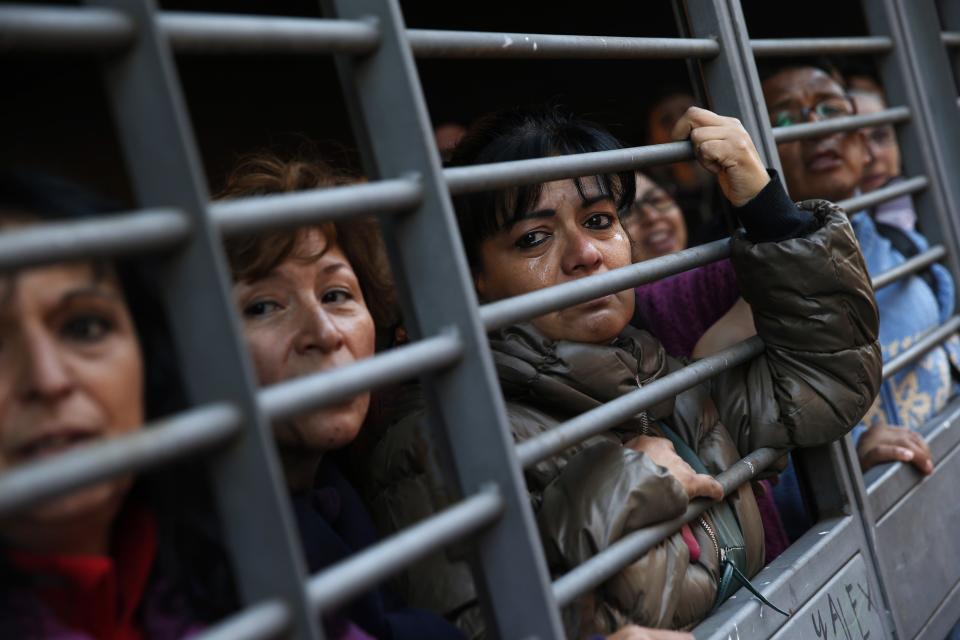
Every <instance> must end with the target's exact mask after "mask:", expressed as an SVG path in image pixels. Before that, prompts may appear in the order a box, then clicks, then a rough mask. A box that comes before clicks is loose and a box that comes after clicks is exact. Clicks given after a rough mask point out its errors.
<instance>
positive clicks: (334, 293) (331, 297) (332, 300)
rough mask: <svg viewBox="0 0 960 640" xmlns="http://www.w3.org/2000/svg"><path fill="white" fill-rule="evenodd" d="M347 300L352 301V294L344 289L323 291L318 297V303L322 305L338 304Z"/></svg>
mask: <svg viewBox="0 0 960 640" xmlns="http://www.w3.org/2000/svg"><path fill="white" fill-rule="evenodd" d="M348 300H353V294H351V293H350V292H349V291H347V290H346V289H331V290H330V291H324V293H323V295H322V296H320V302H322V303H323V304H339V303H341V302H347V301H348Z"/></svg>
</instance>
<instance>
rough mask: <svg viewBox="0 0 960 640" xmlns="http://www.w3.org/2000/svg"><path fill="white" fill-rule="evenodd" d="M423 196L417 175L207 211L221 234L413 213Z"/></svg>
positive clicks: (223, 204) (241, 201)
mask: <svg viewBox="0 0 960 640" xmlns="http://www.w3.org/2000/svg"><path fill="white" fill-rule="evenodd" d="M422 200H423V186H422V184H421V183H420V181H419V180H417V179H395V180H380V181H377V182H370V183H366V184H355V185H347V186H342V187H333V188H324V189H311V190H309V191H295V192H291V193H282V194H274V195H265V196H257V197H252V198H238V199H236V200H220V201H217V202H212V203H210V205H209V207H208V211H209V213H210V216H211V217H212V218H213V221H214V223H215V224H216V225H217V227H218V228H219V229H220V231H221V232H222V233H224V234H225V235H230V234H236V233H250V232H253V231H260V230H262V229H267V228H269V229H278V228H282V227H298V226H303V225H307V224H319V223H321V222H335V221H338V220H343V219H347V218H351V217H354V216H360V215H373V214H382V213H401V212H407V211H411V210H412V209H415V208H416V207H418V206H419V205H420V202H421V201H422Z"/></svg>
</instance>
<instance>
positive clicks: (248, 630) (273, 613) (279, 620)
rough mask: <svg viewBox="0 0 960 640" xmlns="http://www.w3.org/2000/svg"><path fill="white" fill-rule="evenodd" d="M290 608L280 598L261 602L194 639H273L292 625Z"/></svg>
mask: <svg viewBox="0 0 960 640" xmlns="http://www.w3.org/2000/svg"><path fill="white" fill-rule="evenodd" d="M290 620H291V618H290V608H289V607H288V606H287V605H286V604H285V603H284V602H282V601H280V600H271V601H268V602H261V603H259V604H255V605H253V606H251V607H247V608H246V609H244V610H243V611H240V612H238V613H235V614H233V615H232V616H230V617H229V618H226V619H225V620H222V621H220V622H218V623H217V624H215V625H213V626H212V627H208V628H207V629H205V630H204V631H203V632H201V633H200V634H198V635H195V636H194V635H191V636H190V637H191V638H192V640H272V639H273V638H279V637H280V636H281V635H282V634H283V633H284V632H286V631H287V630H288V629H289V627H290Z"/></svg>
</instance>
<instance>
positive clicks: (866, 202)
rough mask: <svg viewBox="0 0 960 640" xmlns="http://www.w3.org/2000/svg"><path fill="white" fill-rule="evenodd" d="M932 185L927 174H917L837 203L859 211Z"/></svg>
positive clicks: (855, 211) (846, 208) (847, 209)
mask: <svg viewBox="0 0 960 640" xmlns="http://www.w3.org/2000/svg"><path fill="white" fill-rule="evenodd" d="M929 185H930V181H929V180H927V178H926V177H925V176H916V177H913V178H907V179H906V180H902V181H899V182H895V183H894V184H890V185H887V186H885V187H881V188H879V189H877V190H876V191H871V192H870V193H864V194H862V195H859V196H854V197H852V198H847V199H846V200H841V201H840V202H838V203H837V205H838V206H840V207H841V208H843V209H844V210H845V211H848V212H850V213H857V212H858V211H863V210H864V209H869V208H870V207H875V206H877V205H878V204H883V203H884V202H888V201H890V200H893V199H895V198H899V197H900V196H905V195H907V194H911V193H917V192H920V191H923V190H924V189H926V188H927V187H928V186H929Z"/></svg>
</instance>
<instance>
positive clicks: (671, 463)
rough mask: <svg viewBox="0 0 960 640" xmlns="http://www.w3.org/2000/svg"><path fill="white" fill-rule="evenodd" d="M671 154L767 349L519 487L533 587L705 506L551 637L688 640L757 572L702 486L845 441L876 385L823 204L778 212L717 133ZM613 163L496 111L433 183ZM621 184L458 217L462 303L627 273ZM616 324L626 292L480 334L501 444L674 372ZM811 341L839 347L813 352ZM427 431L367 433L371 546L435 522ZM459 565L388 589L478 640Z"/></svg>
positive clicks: (751, 509)
mask: <svg viewBox="0 0 960 640" xmlns="http://www.w3.org/2000/svg"><path fill="white" fill-rule="evenodd" d="M675 138H676V139H690V140H691V141H692V142H693V145H694V147H695V148H696V151H697V158H698V160H699V161H700V162H701V163H702V164H703V166H704V167H705V168H706V169H707V170H709V171H711V173H713V174H714V175H716V176H717V179H718V182H719V184H720V186H721V189H722V190H723V193H724V196H725V197H726V198H727V199H728V200H729V201H730V203H731V204H732V206H733V207H734V211H735V213H736V214H737V215H739V217H740V219H741V220H742V221H743V223H744V225H745V226H746V227H747V229H748V230H747V236H746V237H740V238H737V239H735V240H734V241H733V263H734V267H735V269H736V272H737V276H738V279H739V283H740V285H741V290H742V291H743V292H744V295H745V296H746V297H747V298H748V299H749V300H750V301H751V302H752V303H753V306H754V309H755V317H756V320H757V329H758V332H759V333H760V335H761V336H762V337H763V338H764V339H765V341H766V343H767V349H766V351H765V353H764V354H763V355H761V356H759V357H758V358H757V359H756V360H754V361H752V362H751V363H749V364H744V365H742V366H739V367H734V368H732V369H730V370H728V371H725V372H724V373H722V374H720V375H718V376H717V377H716V378H714V379H712V380H711V381H710V382H707V383H704V384H701V385H697V386H696V387H694V388H692V389H689V390H687V391H684V392H682V393H680V394H679V395H678V396H676V398H670V399H667V400H664V401H663V402H661V403H657V404H656V405H655V406H651V407H647V408H646V409H645V410H644V411H639V412H637V413H636V414H635V415H632V416H630V417H628V418H627V419H625V420H623V421H622V422H620V423H618V424H616V425H615V426H613V427H612V428H611V429H609V430H607V431H605V432H603V433H600V434H598V435H596V436H594V437H592V438H590V439H588V440H586V441H584V442H581V443H578V444H576V445H574V446H571V447H569V448H568V449H565V450H564V451H561V452H560V453H558V454H556V455H553V456H550V457H548V458H546V459H544V460H542V461H539V462H537V463H536V464H532V465H530V466H529V467H528V468H526V469H525V470H524V478H525V480H526V485H527V490H528V494H529V500H530V505H531V507H532V510H533V512H534V515H535V517H536V522H537V526H538V529H539V533H540V539H541V542H542V544H543V550H544V553H545V555H546V558H547V562H548V565H549V569H550V571H551V574H552V576H553V577H554V578H556V577H558V576H561V575H564V574H566V573H567V572H569V571H570V570H572V569H574V568H575V567H577V566H580V565H582V564H583V563H585V562H587V561H589V560H590V559H591V558H593V557H595V556H596V555H597V554H599V553H601V552H603V551H604V550H605V549H608V548H609V547H610V546H611V545H613V544H615V543H616V542H617V541H619V540H621V539H622V538H623V537H624V536H626V535H629V534H630V533H631V532H634V531H636V530H638V529H641V528H643V527H646V526H648V525H652V524H654V523H658V522H662V521H664V520H668V519H670V518H673V517H676V516H678V515H680V514H682V513H683V512H684V510H685V509H686V508H687V506H688V505H689V504H690V502H691V500H694V499H696V498H700V497H702V498H706V499H708V500H711V501H713V504H712V505H711V507H710V509H709V510H708V512H707V515H706V516H705V517H704V518H703V519H702V520H697V521H694V522H691V523H689V525H687V526H684V527H681V528H680V529H679V530H678V531H677V532H676V533H674V534H673V535H671V536H669V537H668V538H666V539H665V540H664V541H662V542H661V543H660V544H658V545H657V546H656V547H654V548H653V549H651V550H650V551H649V552H647V553H646V554H644V555H643V556H642V557H640V558H639V559H637V560H636V561H635V562H633V563H630V564H629V565H628V566H626V567H624V568H622V569H621V570H620V571H619V572H617V573H616V574H615V575H614V576H612V577H611V578H610V579H609V580H606V581H605V582H604V583H603V584H601V585H599V586H597V587H596V588H594V589H591V590H590V591H588V592H586V593H583V594H580V595H579V597H577V599H576V600H575V602H573V603H571V604H570V605H569V606H567V607H565V608H564V611H563V614H564V623H565V627H566V636H567V637H569V638H576V639H582V638H591V637H592V636H593V634H605V633H606V634H609V633H612V632H613V631H614V630H615V629H617V628H618V627H620V626H622V625H623V624H626V623H634V624H642V625H647V626H652V627H662V628H667V629H690V628H692V627H693V625H695V624H697V623H699V622H700V621H701V620H703V619H704V618H705V617H706V616H707V615H708V614H709V613H710V611H712V610H713V609H714V607H716V606H718V605H719V603H722V602H723V601H724V600H725V598H726V597H727V595H728V594H729V593H732V591H730V589H731V588H734V587H733V584H734V583H733V582H730V580H732V578H731V576H733V575H734V569H733V568H731V567H734V566H736V567H738V569H737V571H739V572H740V573H739V574H737V575H742V577H743V580H744V581H747V582H748V581H749V580H748V579H747V577H746V576H750V575H755V574H756V572H757V571H759V570H760V568H761V567H762V566H763V560H764V553H763V528H762V523H761V519H760V514H759V512H758V509H757V505H756V500H755V498H754V495H753V492H752V491H751V489H750V487H749V485H746V486H741V487H740V488H738V489H737V490H735V491H733V492H731V494H730V495H729V496H727V497H726V498H724V497H723V495H722V494H723V492H722V488H721V487H720V485H719V483H718V482H717V481H716V479H715V478H714V477H712V475H713V474H716V473H719V472H721V471H722V470H724V469H727V468H729V467H730V465H732V464H734V463H735V462H736V461H737V460H738V459H739V458H740V457H741V456H743V455H745V454H747V453H748V452H750V451H753V450H755V449H756V448H757V447H759V446H767V445H773V446H777V447H786V446H794V445H800V446H805V445H812V444H813V443H815V442H825V441H828V440H831V439H833V438H836V437H839V436H840V435H841V434H843V433H845V432H846V431H847V430H848V429H849V427H850V426H852V425H853V424H855V423H856V421H857V420H859V418H860V416H861V415H862V411H863V410H865V409H866V407H867V406H868V405H869V402H870V400H871V399H872V397H873V393H874V389H875V387H876V386H877V385H878V384H879V375H880V371H879V354H878V352H877V348H876V344H875V332H876V325H875V323H876V310H875V308H874V306H873V300H872V295H871V293H870V291H869V287H868V284H867V280H866V273H865V269H864V267H863V264H862V262H861V261H859V260H858V259H857V258H856V255H857V249H856V244H855V241H854V239H853V235H852V232H851V231H850V228H849V225H848V224H847V222H846V221H845V220H844V218H843V216H842V215H841V214H840V213H839V212H838V211H836V210H835V209H834V208H833V207H832V206H830V205H828V204H826V203H822V202H820V203H805V204H804V205H803V207H802V208H798V207H797V206H795V205H794V204H793V203H792V202H790V201H789V199H788V198H787V197H786V194H785V193H784V192H783V189H782V187H781V186H780V183H779V180H778V179H777V178H776V177H775V176H771V175H770V174H769V173H768V172H767V171H766V170H765V169H764V167H763V165H762V163H761V162H760V159H759V155H758V154H757V152H756V149H755V147H754V146H753V144H752V142H751V141H750V139H749V137H748V135H747V133H746V132H745V131H744V129H743V127H742V126H741V125H740V123H739V122H738V121H736V120H734V119H733V118H725V117H722V116H719V115H717V114H715V113H712V112H710V111H707V110H704V109H698V108H696V107H694V108H691V109H689V110H688V111H687V112H686V113H685V114H684V116H683V117H681V119H680V121H679V122H678V124H677V128H676V130H675ZM618 148H620V145H619V143H618V142H617V141H616V139H615V138H613V137H612V136H611V135H610V134H609V133H608V132H606V131H605V130H603V129H602V128H600V127H598V126H596V125H593V124H591V123H588V122H584V121H582V120H579V119H577V118H574V117H572V116H570V115H568V114H565V113H563V112H561V111H559V110H557V109H516V110H511V111H507V112H501V113H498V114H493V115H490V116H488V117H486V118H483V119H481V120H480V121H478V122H476V123H474V125H473V126H472V127H471V129H470V130H469V131H468V133H467V135H466V136H465V137H464V138H463V140H462V141H461V142H460V144H459V145H458V146H457V149H456V150H455V152H454V154H453V156H452V158H451V164H452V165H453V166H473V165H477V164H483V163H490V162H509V161H513V160H523V159H529V158H542V157H551V156H557V155H565V154H571V153H585V152H592V151H609V150H613V149H618ZM634 183H635V178H634V174H633V172H629V171H628V172H624V173H613V174H603V175H595V176H585V177H581V178H577V179H565V180H556V181H551V182H546V183H543V184H533V185H525V186H520V187H514V188H507V189H500V190H497V191H494V192H486V193H478V194H470V195H463V196H458V197H457V198H456V199H455V201H454V205H455V208H456V213H457V218H458V222H459V227H460V235H461V238H462V239H463V242H464V249H465V253H466V256H467V260H468V262H469V265H470V268H471V272H472V276H473V283H474V286H475V289H476V292H477V295H478V297H479V299H480V300H481V301H483V302H492V301H496V300H504V299H508V298H511V297H513V296H517V295H522V294H525V293H528V292H531V291H536V290H540V289H543V288H545V287H549V286H552V285H557V284H562V283H566V282H573V281H575V280H578V279H580V278H585V277H588V276H591V275H595V274H602V273H607V272H610V271H612V270H614V269H617V268H618V267H624V266H627V265H629V264H630V262H631V253H632V252H631V246H630V238H629V237H628V235H627V233H626V232H625V231H624V228H623V226H622V225H621V223H620V217H619V215H618V214H619V213H620V212H621V211H622V210H623V209H624V207H625V206H627V205H629V204H632V203H633V201H634V192H635V184H634ZM654 244H656V243H654ZM665 244H666V243H665ZM826 264H836V265H838V266H839V267H840V271H839V272H835V271H833V270H832V269H825V268H824V267H825V265H826ZM796 273H803V274H805V276H806V277H803V278H796V277H794V275H793V274H796ZM634 307H635V295H634V292H633V290H627V291H621V292H616V293H613V294H610V295H607V296H603V297H601V298H599V299H597V300H592V301H588V302H586V303H582V304H579V305H575V306H573V307H570V308H567V309H561V310H557V311H554V312H549V313H546V314H544V315H542V316H540V317H537V318H533V319H531V320H529V321H526V322H521V323H518V324H515V325H513V326H509V327H505V328H503V329H500V330H497V331H495V332H493V333H491V334H490V336H489V343H490V348H491V350H492V352H493V361H494V364H495V366H496V372H497V376H498V378H499V382H500V387H501V389H502V391H503V394H504V399H505V401H506V411H507V418H508V420H509V429H510V432H511V435H512V437H513V439H514V440H515V441H516V442H525V441H528V440H530V439H532V438H536V437H538V436H540V435H542V434H545V433H548V432H550V431H553V430H555V429H556V428H558V427H559V426H560V425H561V424H563V423H565V422H566V421H568V420H570V419H572V418H574V417H576V416H580V415H583V414H584V413H585V412H587V411H590V410H591V409H595V408H597V407H600V406H601V405H603V404H604V403H606V402H608V401H612V400H616V399H619V398H622V397H623V396H625V395H626V394H629V393H630V392H632V391H634V390H636V389H637V388H638V387H640V386H646V385H648V384H651V383H654V382H655V381H657V380H662V379H663V378H664V376H666V375H668V374H669V373H671V372H674V371H676V370H677V369H679V368H680V367H681V366H682V364H681V363H680V362H679V361H677V360H676V359H674V358H673V357H671V356H669V355H668V354H667V353H666V352H665V350H664V348H663V346H662V344H661V343H660V342H659V341H658V340H657V339H656V338H655V337H654V336H652V335H651V334H650V333H648V332H646V331H642V330H639V329H636V328H634V327H631V326H630V320H631V318H632V316H633V312H634ZM848 312H852V314H851V316H849V317H848V316H847V314H848ZM847 320H851V321H850V322H848V321H847ZM825 322H835V323H836V324H843V326H845V327H846V330H845V331H841V332H837V331H829V332H827V331H821V330H820V329H821V328H822V326H823V323H825ZM426 419H427V417H426V416H425V415H424V413H423V411H422V410H416V411H411V412H410V414H409V415H407V416H406V417H405V418H403V419H402V420H400V421H399V422H398V423H397V424H395V425H393V426H391V427H390V428H389V429H387V431H386V435H385V436H384V438H383V439H382V440H381V442H380V443H379V444H378V445H377V447H376V449H375V451H374V454H373V456H372V459H371V464H370V465H369V468H370V469H371V476H372V478H371V480H372V483H371V484H372V487H371V491H370V494H369V500H370V502H371V505H372V509H371V510H372V511H373V512H374V514H375V515H376V517H377V518H378V520H379V522H380V525H381V527H383V528H386V529H396V528H397V527H401V526H404V525H405V524H407V523H410V522H413V521H416V520H417V519H419V518H422V517H423V516H424V515H426V514H428V513H430V512H431V511H434V510H436V509H438V508H441V507H442V506H444V503H445V499H444V496H445V495H446V492H445V489H447V488H446V487H445V486H444V485H443V484H442V483H440V482H439V481H438V479H437V478H436V477H435V476H434V475H433V471H434V469H435V465H433V464H431V463H430V461H429V456H428V455H427V453H428V452H427V451H425V448H424V438H423V434H422V431H421V425H422V423H423V422H424V421H425V420H426ZM450 426H451V428H456V425H450ZM490 428H491V429H493V428H495V427H494V425H491V427H490ZM491 437H500V435H499V434H496V433H494V432H491ZM734 513H735V514H736V515H735V516H734ZM720 522H727V523H729V525H730V526H729V528H727V529H725V531H726V532H727V533H725V534H718V533H717V531H718V526H719V525H718V523H720ZM727 534H729V535H730V537H726V536H727ZM734 539H737V540H738V541H737V542H736V543H731V542H730V541H732V540H734ZM721 540H725V541H723V542H722V541H721ZM728 551H729V553H728ZM458 560H459V558H451V556H449V555H448V554H433V555H432V556H431V557H429V558H428V559H426V560H424V561H422V562H419V563H417V565H416V566H414V567H413V568H412V569H411V570H410V571H408V572H407V573H406V574H405V576H404V578H403V579H402V580H401V581H400V584H402V585H403V586H404V588H405V594H406V595H407V596H408V598H409V600H410V601H411V602H414V603H417V604H420V605H422V606H426V607H429V608H432V609H434V610H436V611H438V612H441V613H443V614H444V615H446V616H448V617H449V618H450V619H452V620H455V621H456V622H457V623H458V624H459V625H460V626H461V628H463V629H464V630H466V631H467V632H468V635H469V636H470V637H483V636H484V633H485V632H486V628H485V621H484V618H483V615H482V612H481V610H480V607H479V602H478V600H479V596H478V591H477V586H479V585H476V586H475V585H474V583H473V582H472V580H471V575H470V572H469V569H468V567H467V566H466V564H465V563H463V562H460V561H458ZM431 583H432V584H431ZM736 584H737V585H740V584H741V583H740V582H736ZM438 585H441V586H442V588H441V587H440V586H438ZM737 588H738V587H737ZM773 615H776V614H773Z"/></svg>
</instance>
